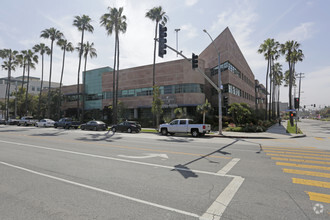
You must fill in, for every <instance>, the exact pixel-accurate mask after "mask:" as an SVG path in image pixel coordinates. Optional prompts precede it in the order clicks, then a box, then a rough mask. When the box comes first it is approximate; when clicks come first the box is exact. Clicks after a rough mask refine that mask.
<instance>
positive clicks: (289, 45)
mask: <svg viewBox="0 0 330 220" xmlns="http://www.w3.org/2000/svg"><path fill="white" fill-rule="evenodd" d="M299 47H300V44H299V43H298V42H297V41H287V42H285V43H284V44H282V45H281V50H280V51H281V53H282V54H283V55H285V60H286V61H287V62H288V64H289V109H292V108H293V105H292V85H293V77H294V73H295V64H296V63H297V62H298V61H302V60H303V58H304V54H303V52H302V50H301V49H299ZM290 124H291V126H293V118H291V117H290Z"/></svg>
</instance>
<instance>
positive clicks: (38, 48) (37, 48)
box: [33, 43, 50, 118]
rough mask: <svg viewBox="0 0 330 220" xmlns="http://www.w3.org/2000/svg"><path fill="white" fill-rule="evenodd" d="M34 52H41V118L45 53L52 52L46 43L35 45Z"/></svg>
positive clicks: (39, 103)
mask: <svg viewBox="0 0 330 220" xmlns="http://www.w3.org/2000/svg"><path fill="white" fill-rule="evenodd" d="M33 50H34V52H36V53H40V55H41V82H40V92H39V100H38V118H40V105H41V94H42V87H43V83H44V54H45V53H46V54H47V55H49V54H50V48H49V47H48V46H46V45H45V44H44V43H40V44H36V45H34V47H33Z"/></svg>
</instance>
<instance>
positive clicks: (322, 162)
mask: <svg viewBox="0 0 330 220" xmlns="http://www.w3.org/2000/svg"><path fill="white" fill-rule="evenodd" d="M270 159H272V160H284V161H289V162H301V163H314V164H323V165H330V162H324V161H316V160H299V159H291V158H282V157H271V158H270Z"/></svg>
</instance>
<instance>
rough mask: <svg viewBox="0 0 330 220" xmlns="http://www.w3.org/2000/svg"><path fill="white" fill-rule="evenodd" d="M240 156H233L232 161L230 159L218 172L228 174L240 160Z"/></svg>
mask: <svg viewBox="0 0 330 220" xmlns="http://www.w3.org/2000/svg"><path fill="white" fill-rule="evenodd" d="M239 160H240V159H239V158H233V159H232V160H231V161H229V162H228V163H227V164H226V166H224V167H223V168H222V169H221V170H219V171H218V172H217V173H218V174H222V175H226V174H227V173H228V172H229V171H230V170H231V169H232V168H233V167H234V166H235V165H236V164H237V163H238V161H239Z"/></svg>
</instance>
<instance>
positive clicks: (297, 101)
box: [294, 98, 299, 109]
mask: <svg viewBox="0 0 330 220" xmlns="http://www.w3.org/2000/svg"><path fill="white" fill-rule="evenodd" d="M294 108H295V109H297V108H299V98H294Z"/></svg>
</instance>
